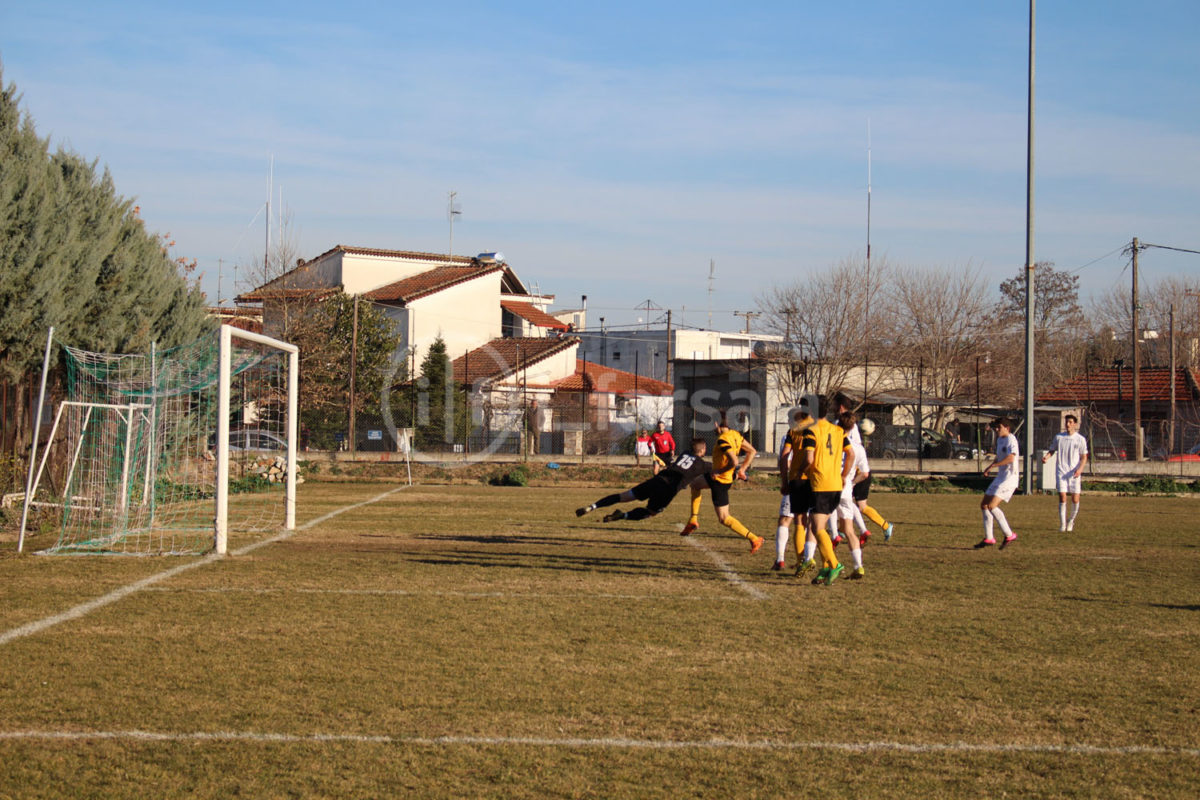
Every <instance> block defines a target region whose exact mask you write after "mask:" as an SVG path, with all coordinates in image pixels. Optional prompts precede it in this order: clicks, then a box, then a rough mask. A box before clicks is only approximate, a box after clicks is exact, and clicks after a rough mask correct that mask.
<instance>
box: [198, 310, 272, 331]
mask: <svg viewBox="0 0 1200 800" xmlns="http://www.w3.org/2000/svg"><path fill="white" fill-rule="evenodd" d="M208 316H210V317H212V318H213V319H215V320H216V321H217V322H219V323H220V324H222V325H229V326H230V327H232V328H238V329H240V330H243V331H249V332H250V333H262V332H263V319H262V317H263V315H262V309H261V308H228V307H222V306H209V308H208Z"/></svg>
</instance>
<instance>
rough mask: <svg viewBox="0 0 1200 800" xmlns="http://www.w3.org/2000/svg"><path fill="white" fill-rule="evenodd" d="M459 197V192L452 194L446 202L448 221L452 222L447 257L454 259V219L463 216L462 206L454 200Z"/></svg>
mask: <svg viewBox="0 0 1200 800" xmlns="http://www.w3.org/2000/svg"><path fill="white" fill-rule="evenodd" d="M456 197H458V192H450V195H449V197H448V198H447V200H446V219H447V220H449V222H450V245H449V247H447V248H446V256H447V257H448V258H453V257H454V218H455V217H461V216H462V213H463V212H462V206H461V205H460V204H458V203H456V202H454V198H456Z"/></svg>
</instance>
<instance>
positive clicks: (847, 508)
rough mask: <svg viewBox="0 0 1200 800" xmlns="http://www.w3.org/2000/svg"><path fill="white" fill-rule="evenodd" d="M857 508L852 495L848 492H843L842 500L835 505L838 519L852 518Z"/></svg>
mask: <svg viewBox="0 0 1200 800" xmlns="http://www.w3.org/2000/svg"><path fill="white" fill-rule="evenodd" d="M857 510H858V504H857V503H855V502H854V495H853V494H850V493H849V492H845V493H843V494H842V501H841V502H840V503H838V507H837V515H838V519H854V512H855V511H857Z"/></svg>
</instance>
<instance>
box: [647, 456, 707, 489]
mask: <svg viewBox="0 0 1200 800" xmlns="http://www.w3.org/2000/svg"><path fill="white" fill-rule="evenodd" d="M708 471H709V466H708V462H707V461H705V460H704V459H703V458H701V457H700V456H694V455H692V454H691V453H683V454H681V455H678V456H676V457H675V460H674V461H672V462H671V463H670V465H668V466H667V468H666V469H664V470H663V471H662V472H660V473H658V475H656V476H655V477H656V478H658V479H659V480H661V481H665V482H666V483H667V484H669V485H670V487H671V488H672V489H674V490H675V491H679V487H681V486H687V485H688V484H689V483H691V482H692V481H694V480H695V479H696V478H698V477H700V476H701V475H703V474H704V473H706V472H708Z"/></svg>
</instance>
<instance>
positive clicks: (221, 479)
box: [17, 325, 300, 556]
mask: <svg viewBox="0 0 1200 800" xmlns="http://www.w3.org/2000/svg"><path fill="white" fill-rule="evenodd" d="M53 336H54V329H53V328H51V329H50V336H49V338H48V340H47V343H46V364H45V365H44V367H43V375H42V383H43V387H42V394H41V396H40V397H39V399H38V411H37V419H38V420H39V422H40V420H41V416H42V407H43V405H44V402H45V381H46V372H48V370H49V358H50V356H49V354H50V347H51V342H52V341H53ZM234 338H238V339H243V340H246V341H249V342H254V343H256V344H260V345H263V346H265V347H270V348H273V349H275V350H279V351H282V352H283V353H284V354H286V356H287V455H286V476H285V483H284V526H283V527H284V530H288V531H291V530H295V528H296V467H297V464H296V462H297V458H296V452H297V440H298V432H299V420H298V417H299V413H298V412H299V394H300V391H299V373H300V348H299V347H297V346H296V345H294V344H291V343H289V342H284V341H280V340H279V339H274V338H272V337H270V336H264V335H263V334H259V333H253V332H251V331H245V330H242V329H240V328H234V327H232V326H230V325H222V326H220V329H219V331H218V336H217V341H218V345H217V346H218V356H217V358H218V363H217V370H218V371H217V420H216V422H217V430H216V442H215V445H216V447H215V450H216V452H215V454H214V459H215V462H216V464H215V470H214V475H213V483H214V486H213V495H214V498H215V508H214V515H213V552H215V553H216V554H217V555H222V556H223V555H225V554H226V553H227V552H228V550H229V477H230V450H229V439H230V425H229V416H230V409H231V405H232V378H233V340H234ZM152 359H153V355H152ZM71 406H75V407H81V408H86V409H87V412H86V416H85V422H84V426H85V428H86V426H87V423H88V421H89V420H90V417H91V412H92V410H94V409H109V410H113V411H116V412H117V413H118V414H122V413H124V414H128V417H127V418H124V417H123V418H124V419H126V423H127V427H126V437H127V439H128V437H129V436H130V435H131V434H132V429H133V422H134V417H135V415H138V414H142V415H143V416H144V414H145V411H146V409H147V408H150V413H151V414H153V409H152V407H147V406H145V405H144V404H139V403H129V404H126V405H114V404H111V403H90V402H78V401H71V400H64V401H63V402H62V403H61V404H60V406H59V408H58V412H57V414H56V415H55V419H54V423H53V425H52V426H51V430H50V436H49V438H48V440H47V442H46V445H45V448H44V450H43V452H42V453H41V462H40V464H37V467H36V477H35V463H37V454H36V449H32V448H31V453H30V460H29V469H28V476H27V478H26V484H25V485H26V490H25V496H24V506H23V509H22V514H21V531H20V536H19V539H18V545H17V552H21V551H22V550H23V548H24V543H25V532H26V525H27V520H28V516H29V509H30V507H31V506H33V505H44V504H40V503H34V502H33V498H34V495H35V494H36V492H37V489H38V485H39V484H40V483H41V478H42V474H43V472H44V470H45V468H46V461H47V459H48V457H49V455H50V446H51V445H52V444H53V442H54V437H55V434H56V433H57V432H58V430H59V423H60V421H61V419H62V416H63V411H64V409H65V408H67V407H71ZM150 429H151V432H152V433H153V425H151V426H150ZM81 441H82V440H81ZM36 443H37V438H36V436H35V438H34V447H35V448H36ZM77 457H78V453H77V452H75V453H73V454H72V456H71V459H70V469H71V470H72V471H73V470H74V467H75V461H76V459H77ZM125 459H126V462H128V459H129V448H128V447H126V451H125ZM128 472H129V467H128V463H126V464H124V465H123V467H122V489H121V495H120V496H121V497H122V498H124V497H125V495H126V482H127V480H128ZM146 481H147V486H149V485H150V483H151V482H152V476H151V474H150V472H149V471H148V472H147V475H146ZM68 485H69V481H68ZM147 491H149V489H147ZM152 513H153V512H152Z"/></svg>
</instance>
